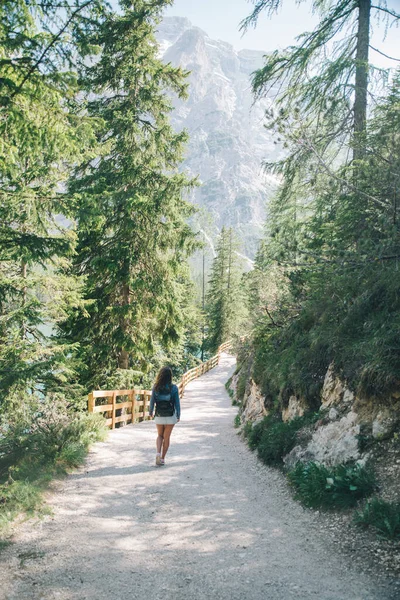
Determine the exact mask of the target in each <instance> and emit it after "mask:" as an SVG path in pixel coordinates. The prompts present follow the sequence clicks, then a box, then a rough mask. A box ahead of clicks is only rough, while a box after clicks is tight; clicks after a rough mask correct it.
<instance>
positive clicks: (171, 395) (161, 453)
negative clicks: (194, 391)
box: [149, 367, 181, 467]
mask: <svg viewBox="0 0 400 600" xmlns="http://www.w3.org/2000/svg"><path fill="white" fill-rule="evenodd" d="M154 409H155V417H154V422H155V424H156V425H157V433H158V435H157V454H156V465H157V467H160V466H162V465H164V464H165V463H164V459H165V455H166V454H167V452H168V448H169V440H170V437H171V433H172V430H173V428H174V425H175V424H176V423H178V422H179V420H180V417H181V405H180V402H179V392H178V387H177V386H176V385H174V384H173V383H172V371H171V369H170V368H169V367H163V368H162V369H161V370H160V372H159V373H158V375H157V377H156V381H155V383H154V387H153V389H152V392H151V399H150V407H149V415H150V418H153V413H154Z"/></svg>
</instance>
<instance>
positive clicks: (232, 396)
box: [225, 377, 240, 406]
mask: <svg viewBox="0 0 400 600" xmlns="http://www.w3.org/2000/svg"><path fill="white" fill-rule="evenodd" d="M231 383H232V377H230V378H229V379H228V381H227V382H226V384H225V389H226V391H227V392H228V396H229V398H230V399H231V400H232V406H238V405H239V404H240V403H239V402H238V401H237V400H236V398H235V393H234V391H233V390H232V389H231Z"/></svg>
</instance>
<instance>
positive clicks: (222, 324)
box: [206, 227, 246, 352]
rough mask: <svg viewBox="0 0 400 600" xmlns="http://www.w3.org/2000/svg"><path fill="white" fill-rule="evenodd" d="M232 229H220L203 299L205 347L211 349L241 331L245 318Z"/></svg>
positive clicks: (213, 349) (240, 268)
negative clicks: (204, 300)
mask: <svg viewBox="0 0 400 600" xmlns="http://www.w3.org/2000/svg"><path fill="white" fill-rule="evenodd" d="M238 250H239V242H238V239H237V237H236V236H235V234H234V232H233V230H232V228H229V229H226V228H225V227H223V228H222V231H221V233H220V235H219V238H218V242H217V246H216V256H215V258H214V261H213V264H212V269H211V276H210V280H209V287H208V292H207V299H206V300H207V302H206V317H207V318H206V323H207V329H208V331H207V344H206V345H207V348H209V349H210V350H211V351H212V352H214V351H215V350H216V349H217V348H218V346H219V345H220V344H222V343H223V342H226V341H228V340H229V339H230V338H231V337H232V336H234V335H239V334H242V335H243V333H244V331H243V324H244V322H245V318H246V309H245V293H244V283H243V265H242V261H241V259H240V255H239V253H238Z"/></svg>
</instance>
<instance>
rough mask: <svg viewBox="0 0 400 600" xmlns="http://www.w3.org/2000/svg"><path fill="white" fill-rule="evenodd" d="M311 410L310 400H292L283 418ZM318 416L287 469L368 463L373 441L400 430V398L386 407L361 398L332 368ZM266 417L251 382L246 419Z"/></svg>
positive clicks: (243, 413) (243, 412)
mask: <svg viewBox="0 0 400 600" xmlns="http://www.w3.org/2000/svg"><path fill="white" fill-rule="evenodd" d="M238 376H239V375H236V377H238ZM307 408H308V407H307V400H306V399H304V398H297V397H296V396H291V397H290V398H289V402H288V406H287V407H286V408H284V409H283V410H282V419H283V420H284V421H290V420H291V419H293V418H295V417H298V416H301V415H303V414H304V412H305V411H307ZM319 412H320V418H319V420H318V421H317V423H316V424H315V425H314V426H313V428H312V429H310V430H308V432H307V435H302V436H301V439H299V444H298V445H297V446H295V447H294V448H293V450H292V451H291V452H290V453H289V454H288V455H286V456H285V457H284V463H285V465H286V467H288V468H291V467H293V466H294V465H295V464H296V463H297V462H298V461H304V462H305V461H314V462H319V463H322V464H325V465H338V464H343V463H346V462H348V461H354V460H362V461H365V460H367V459H368V457H369V447H370V446H371V442H373V441H380V440H385V439H388V438H390V437H391V436H393V433H394V432H396V431H398V430H399V426H400V394H397V395H394V396H393V397H391V398H388V400H387V402H385V403H377V402H376V401H375V402H374V401H372V400H368V399H366V398H362V397H358V396H357V395H355V394H354V393H353V392H352V391H351V390H350V389H349V388H348V386H347V385H346V382H344V381H343V380H342V379H340V378H339V377H338V376H337V375H336V374H335V372H334V369H333V366H332V365H331V366H330V367H329V369H328V371H327V373H326V376H325V381H324V385H323V388H322V392H321V405H320V409H319ZM265 414H268V413H267V411H266V409H265V406H264V399H263V396H262V394H261V391H260V389H259V388H258V387H257V386H256V385H255V383H254V382H253V380H251V379H250V380H249V381H248V383H247V386H246V393H245V395H244V398H243V400H241V420H242V422H243V423H245V422H246V421H253V422H257V421H259V420H260V419H262V418H263V417H264V416H265ZM303 433H304V432H303ZM364 446H365V447H364ZM397 470H399V465H397Z"/></svg>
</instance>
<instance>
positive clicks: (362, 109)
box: [353, 0, 371, 160]
mask: <svg viewBox="0 0 400 600" xmlns="http://www.w3.org/2000/svg"><path fill="white" fill-rule="evenodd" d="M370 16H371V0H358V27H357V51H356V81H355V98H354V153H353V157H354V160H359V159H361V158H363V156H364V154H365V131H366V125H367V100H368V54H369V36H370Z"/></svg>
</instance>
